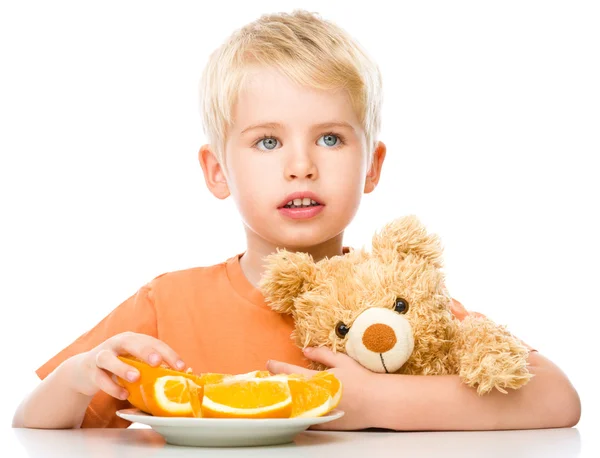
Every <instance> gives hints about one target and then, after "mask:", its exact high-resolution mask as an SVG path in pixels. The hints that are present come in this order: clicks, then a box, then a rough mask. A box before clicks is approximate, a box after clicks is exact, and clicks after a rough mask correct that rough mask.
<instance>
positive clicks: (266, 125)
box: [242, 121, 354, 134]
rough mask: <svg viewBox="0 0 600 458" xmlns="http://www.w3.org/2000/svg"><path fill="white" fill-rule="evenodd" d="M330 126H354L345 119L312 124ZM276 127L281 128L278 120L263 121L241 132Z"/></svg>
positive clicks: (315, 127) (322, 126)
mask: <svg viewBox="0 0 600 458" xmlns="http://www.w3.org/2000/svg"><path fill="white" fill-rule="evenodd" d="M332 127H346V128H348V129H352V130H354V127H352V125H351V124H349V123H347V122H345V121H335V122H323V123H321V124H315V125H314V126H312V128H313V129H327V128H332ZM277 128H283V124H280V123H278V122H265V123H260V124H253V125H251V126H248V127H246V128H245V129H244V130H242V134H245V133H246V132H248V131H251V130H254V129H277Z"/></svg>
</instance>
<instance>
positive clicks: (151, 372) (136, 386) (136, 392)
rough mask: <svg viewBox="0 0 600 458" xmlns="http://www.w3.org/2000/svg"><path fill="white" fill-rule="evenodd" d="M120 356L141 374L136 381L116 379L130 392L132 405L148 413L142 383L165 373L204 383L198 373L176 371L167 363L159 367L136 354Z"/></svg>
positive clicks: (198, 383)
mask: <svg viewBox="0 0 600 458" xmlns="http://www.w3.org/2000/svg"><path fill="white" fill-rule="evenodd" d="M118 358H119V359H120V360H121V361H123V362H124V363H125V364H128V365H130V366H133V367H135V368H136V369H137V370H138V371H139V373H140V376H139V377H138V379H137V380H136V381H135V382H129V381H128V380H125V379H122V378H121V377H116V379H117V382H118V383H119V385H121V386H122V387H123V388H125V389H126V390H127V391H128V392H129V397H128V398H127V400H128V401H129V402H130V403H131V405H133V406H134V407H137V408H138V409H140V410H142V411H144V412H147V413H150V412H149V411H148V407H147V406H146V403H145V402H144V399H143V396H142V392H141V389H140V388H141V386H142V384H144V383H151V382H153V381H154V380H156V379H157V378H159V377H162V376H165V375H172V376H183V377H186V378H189V379H190V380H192V381H193V382H194V383H195V384H196V385H200V386H202V385H203V384H204V383H203V382H202V378H201V377H198V376H197V375H194V374H191V373H188V372H181V371H176V370H174V369H170V368H169V367H168V366H167V365H165V364H162V365H160V366H158V367H153V366H151V365H150V364H148V363H146V362H144V361H142V360H140V359H138V358H136V357H134V356H119V357H118Z"/></svg>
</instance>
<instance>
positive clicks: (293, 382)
mask: <svg viewBox="0 0 600 458" xmlns="http://www.w3.org/2000/svg"><path fill="white" fill-rule="evenodd" d="M288 385H289V387H290V391H291V392H292V413H291V415H290V416H291V417H321V416H323V415H325V414H327V413H328V412H330V411H331V409H332V407H331V402H332V397H331V394H330V392H329V390H328V389H327V388H324V387H323V386H320V385H319V384H318V383H314V382H313V381H312V380H310V379H309V380H306V379H303V378H301V377H289V378H288Z"/></svg>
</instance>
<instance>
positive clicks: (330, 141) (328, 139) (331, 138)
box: [317, 134, 342, 147]
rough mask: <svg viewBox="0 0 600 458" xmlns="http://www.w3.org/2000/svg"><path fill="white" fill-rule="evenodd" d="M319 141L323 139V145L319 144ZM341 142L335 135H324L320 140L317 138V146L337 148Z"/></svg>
mask: <svg viewBox="0 0 600 458" xmlns="http://www.w3.org/2000/svg"><path fill="white" fill-rule="evenodd" d="M321 139H323V143H324V144H321V143H320V141H321ZM341 142H342V140H341V139H340V137H339V136H337V135H335V134H326V135H323V136H322V137H321V138H319V141H318V142H317V145H320V146H328V147H332V146H338V145H339V144H340V143H341Z"/></svg>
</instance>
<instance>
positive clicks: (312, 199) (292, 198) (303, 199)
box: [277, 191, 324, 209]
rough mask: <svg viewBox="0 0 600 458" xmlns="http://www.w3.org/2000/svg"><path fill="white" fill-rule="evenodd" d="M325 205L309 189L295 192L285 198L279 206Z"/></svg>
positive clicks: (303, 206) (306, 206)
mask: <svg viewBox="0 0 600 458" xmlns="http://www.w3.org/2000/svg"><path fill="white" fill-rule="evenodd" d="M319 205H324V204H323V203H322V202H321V200H320V198H319V197H318V196H317V195H316V194H314V193H312V192H308V191H301V192H294V193H292V194H290V195H288V196H287V197H286V198H285V199H283V200H282V201H281V202H280V204H279V206H278V207H277V208H280V209H281V208H308V207H317V206H319Z"/></svg>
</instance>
